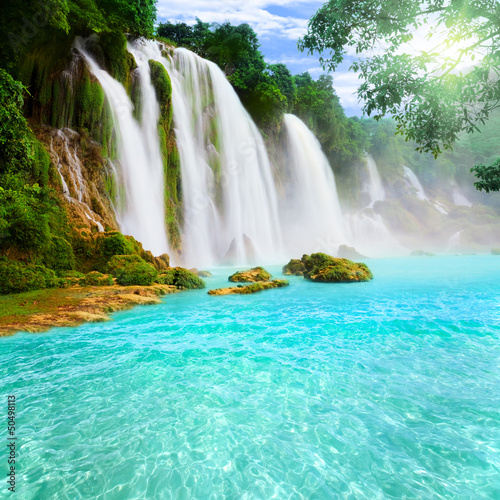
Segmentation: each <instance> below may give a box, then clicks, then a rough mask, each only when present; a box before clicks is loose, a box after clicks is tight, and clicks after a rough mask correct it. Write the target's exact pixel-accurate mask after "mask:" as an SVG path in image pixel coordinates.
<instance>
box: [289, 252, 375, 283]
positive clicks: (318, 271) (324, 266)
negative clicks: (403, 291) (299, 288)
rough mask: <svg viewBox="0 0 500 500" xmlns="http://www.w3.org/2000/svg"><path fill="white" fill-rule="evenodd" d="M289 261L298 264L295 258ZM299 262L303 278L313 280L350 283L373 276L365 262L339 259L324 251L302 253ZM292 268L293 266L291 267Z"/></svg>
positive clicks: (369, 278) (367, 279)
mask: <svg viewBox="0 0 500 500" xmlns="http://www.w3.org/2000/svg"><path fill="white" fill-rule="evenodd" d="M291 262H293V263H294V264H293V265H294V266H298V264H297V261H296V260H295V261H290V263H291ZM300 262H301V263H302V264H303V266H304V271H303V273H304V278H306V279H308V280H311V281H315V282H322V283H351V282H355V281H369V280H371V279H372V278H373V275H372V273H371V271H370V270H369V269H368V267H367V266H366V264H363V263H357V262H353V261H351V260H348V259H339V258H336V257H332V256H331V255H327V254H324V253H313V254H311V255H303V256H302V259H300ZM290 263H289V264H290ZM289 264H287V266H288V265H289ZM287 266H285V268H287ZM285 268H284V269H285ZM292 269H294V268H293V267H292Z"/></svg>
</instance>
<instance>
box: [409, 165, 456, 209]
mask: <svg viewBox="0 0 500 500" xmlns="http://www.w3.org/2000/svg"><path fill="white" fill-rule="evenodd" d="M403 170H404V172H405V177H406V179H407V180H408V182H409V185H410V187H412V188H413V189H414V190H415V194H416V195H417V197H418V198H419V199H420V200H422V201H428V202H429V203H431V204H432V205H433V206H434V208H435V209H436V210H437V211H438V212H440V213H442V214H443V215H447V214H448V212H447V211H446V209H445V208H444V207H443V205H442V204H441V203H439V202H438V201H435V202H434V203H433V202H431V200H429V198H428V197H427V195H426V194H425V191H424V188H423V186H422V184H421V183H420V181H419V180H418V177H417V176H416V175H415V172H413V170H412V169H411V168H409V167H403Z"/></svg>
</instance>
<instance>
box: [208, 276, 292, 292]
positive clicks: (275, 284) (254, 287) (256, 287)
mask: <svg viewBox="0 0 500 500" xmlns="http://www.w3.org/2000/svg"><path fill="white" fill-rule="evenodd" d="M289 284H290V283H289V282H288V281H287V280H273V281H266V282H264V283H253V284H251V285H246V286H242V285H238V286H232V287H228V288H217V289H215V290H209V291H208V295H233V294H234V295H248V294H250V293H257V292H261V291H262V290H269V289H271V288H282V287H284V286H288V285H289Z"/></svg>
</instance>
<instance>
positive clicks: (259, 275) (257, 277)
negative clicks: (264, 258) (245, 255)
mask: <svg viewBox="0 0 500 500" xmlns="http://www.w3.org/2000/svg"><path fill="white" fill-rule="evenodd" d="M270 279H271V275H270V274H269V273H268V272H267V271H266V270H265V269H264V268H263V267H253V268H252V269H247V270H246V271H238V272H237V273H234V274H232V275H231V276H229V278H228V280H229V281H231V282H232V283H256V282H262V281H269V280H270Z"/></svg>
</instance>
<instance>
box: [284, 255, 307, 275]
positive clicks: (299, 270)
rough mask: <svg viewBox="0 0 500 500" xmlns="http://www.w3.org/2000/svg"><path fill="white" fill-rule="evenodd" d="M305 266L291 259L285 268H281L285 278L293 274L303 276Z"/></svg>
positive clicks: (297, 260)
mask: <svg viewBox="0 0 500 500" xmlns="http://www.w3.org/2000/svg"><path fill="white" fill-rule="evenodd" d="M305 270H306V266H304V264H303V263H302V261H300V260H299V259H292V260H291V261H290V262H289V263H288V264H287V265H286V266H283V274H284V275H285V276H287V275H291V274H294V275H295V276H304V272H305Z"/></svg>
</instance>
